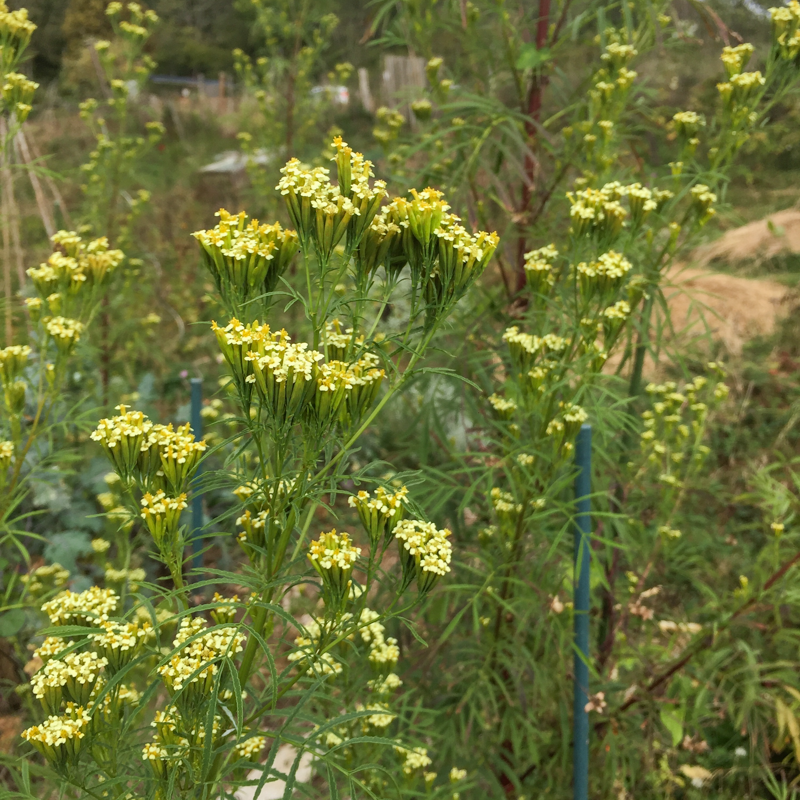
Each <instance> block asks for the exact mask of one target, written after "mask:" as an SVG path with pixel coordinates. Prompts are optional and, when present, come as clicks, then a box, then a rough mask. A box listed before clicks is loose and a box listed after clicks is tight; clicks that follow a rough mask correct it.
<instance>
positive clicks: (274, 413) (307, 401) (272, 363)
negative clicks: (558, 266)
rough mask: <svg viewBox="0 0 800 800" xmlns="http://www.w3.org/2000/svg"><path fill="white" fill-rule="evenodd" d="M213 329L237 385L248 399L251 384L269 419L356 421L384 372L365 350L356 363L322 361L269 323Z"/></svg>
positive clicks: (323, 422)
mask: <svg viewBox="0 0 800 800" xmlns="http://www.w3.org/2000/svg"><path fill="white" fill-rule="evenodd" d="M212 329H213V331H214V333H215V334H216V336H217V341H218V343H219V345H220V348H221V350H222V353H223V355H224V357H225V359H226V360H227V362H228V364H229V365H230V367H231V370H232V371H233V373H234V376H235V378H236V380H237V382H238V385H239V386H240V387H241V388H242V390H243V391H244V392H245V399H247V400H248V401H249V394H248V390H249V387H253V386H254V387H255V388H256V391H257V393H258V396H259V400H260V401H261V403H262V404H263V405H264V406H266V408H267V410H268V411H269V419H270V420H271V421H273V422H274V423H275V424H277V425H280V426H283V425H288V424H292V423H295V422H298V421H300V420H301V419H302V418H306V419H310V420H315V421H316V422H317V423H318V424H319V425H320V426H321V427H322V428H325V427H326V426H328V425H331V424H333V423H335V422H336V421H337V420H338V421H340V422H342V423H346V422H349V421H354V420H357V419H359V418H360V417H361V416H362V415H363V414H364V413H365V412H366V411H367V410H368V409H369V407H370V406H371V405H372V404H373V403H374V402H375V400H376V398H377V396H378V392H379V391H380V387H381V384H382V382H383V378H384V376H385V372H384V370H382V369H379V368H378V364H379V363H380V361H379V360H378V357H377V356H376V355H375V354H373V353H364V354H363V355H362V356H361V358H359V359H358V360H357V361H355V362H354V363H345V362H343V361H336V360H334V361H328V362H323V363H320V362H322V361H323V358H324V357H323V355H322V353H320V352H318V351H316V350H309V349H308V345H307V344H305V343H304V342H301V343H298V344H295V343H293V342H292V341H291V337H290V336H289V334H288V333H287V332H286V331H285V330H280V331H274V332H273V331H271V330H270V327H269V325H266V324H265V325H259V324H258V322H254V323H252V324H251V325H244V324H243V323H241V322H239V320H237V319H232V320H231V321H230V322H229V323H228V325H226V326H225V327H224V328H221V327H220V326H219V325H217V324H216V323H215V322H214V323H212Z"/></svg>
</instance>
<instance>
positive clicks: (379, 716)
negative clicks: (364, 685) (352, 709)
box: [356, 703, 397, 734]
mask: <svg viewBox="0 0 800 800" xmlns="http://www.w3.org/2000/svg"><path fill="white" fill-rule="evenodd" d="M356 711H359V712H371V713H370V714H367V715H365V716H363V717H361V718H360V722H361V732H362V733H364V734H368V733H369V732H370V729H371V728H377V729H378V730H384V729H385V728H388V727H389V726H390V725H391V724H392V722H394V720H395V717H397V714H394V713H392V712H391V711H390V710H389V706H388V705H387V704H386V703H372V704H371V705H368V706H366V707H365V706H364V705H363V704H362V703H356Z"/></svg>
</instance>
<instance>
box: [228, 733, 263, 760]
mask: <svg viewBox="0 0 800 800" xmlns="http://www.w3.org/2000/svg"><path fill="white" fill-rule="evenodd" d="M266 744H267V737H266V736H251V737H250V738H248V739H245V740H244V741H243V742H239V744H237V745H236V746H235V747H234V748H233V754H234V756H235V757H236V758H243V759H244V760H245V761H252V762H257V761H258V756H259V754H260V753H261V751H262V750H263V749H264V747H265V746H266Z"/></svg>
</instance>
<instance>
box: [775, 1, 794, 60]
mask: <svg viewBox="0 0 800 800" xmlns="http://www.w3.org/2000/svg"><path fill="white" fill-rule="evenodd" d="M769 13H770V17H771V18H772V40H773V44H774V46H775V47H777V50H778V53H779V55H780V57H781V58H782V59H784V60H785V61H791V62H794V63H797V61H798V57H800V2H798V0H790V2H789V3H788V4H787V5H785V6H779V7H778V8H771V9H770V10H769Z"/></svg>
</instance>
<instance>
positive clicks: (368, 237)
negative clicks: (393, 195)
mask: <svg viewBox="0 0 800 800" xmlns="http://www.w3.org/2000/svg"><path fill="white" fill-rule="evenodd" d="M390 215H391V212H390V210H389V209H388V208H387V209H385V210H384V211H382V212H380V213H378V214H377V215H376V216H375V219H374V220H372V222H371V223H370V226H369V227H368V228H367V229H366V230H365V231H364V234H363V236H362V237H361V240H360V241H359V243H358V248H357V249H356V259H357V263H358V274H359V275H362V276H364V277H365V278H370V277H371V276H372V275H373V274H374V272H375V271H376V270H377V269H378V267H386V268H387V269H388V270H391V269H392V268H395V269H402V268H403V267H404V266H405V264H406V257H405V255H404V253H403V248H402V242H401V241H400V234H401V232H402V230H403V229H402V228H401V227H400V225H398V224H397V223H396V222H395V221H394V220H392V219H391V216H390Z"/></svg>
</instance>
